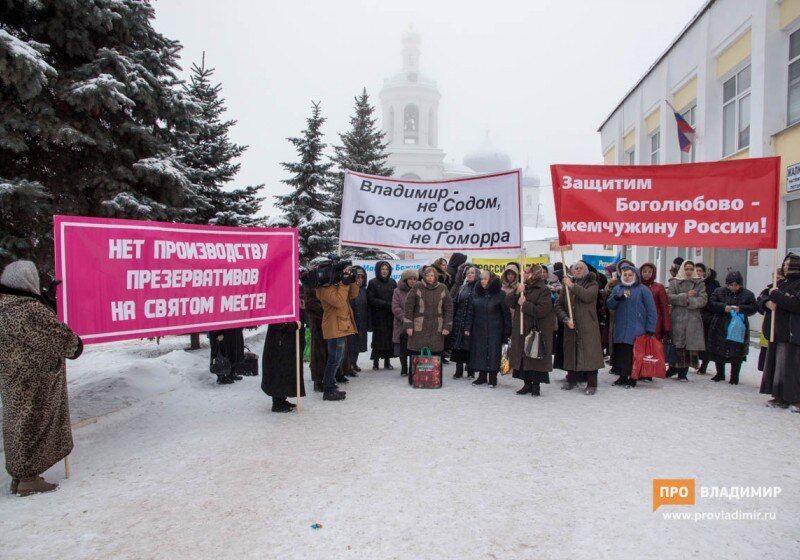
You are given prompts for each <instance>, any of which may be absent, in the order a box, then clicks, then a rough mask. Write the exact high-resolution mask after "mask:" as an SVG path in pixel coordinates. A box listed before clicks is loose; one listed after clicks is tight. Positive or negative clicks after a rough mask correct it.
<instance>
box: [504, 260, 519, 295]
mask: <svg viewBox="0 0 800 560" xmlns="http://www.w3.org/2000/svg"><path fill="white" fill-rule="evenodd" d="M500 280H501V281H502V283H503V293H504V294H506V295H508V294H513V293H514V292H515V291H516V290H517V285H518V284H519V281H520V276H519V264H517V263H515V262H510V263H508V264H507V265H506V268H505V270H503V274H501V275H500Z"/></svg>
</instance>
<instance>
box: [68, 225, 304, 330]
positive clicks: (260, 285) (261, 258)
mask: <svg viewBox="0 0 800 560" xmlns="http://www.w3.org/2000/svg"><path fill="white" fill-rule="evenodd" d="M54 230H55V231H54V233H55V249H56V276H57V278H58V279H59V280H62V281H63V283H62V284H61V285H60V286H59V294H58V303H59V305H58V315H59V318H60V319H61V320H62V321H64V322H65V323H67V324H68V325H69V326H70V327H71V328H72V329H73V330H74V331H75V332H76V333H77V334H79V335H80V336H81V338H82V339H83V341H84V343H85V344H94V343H98V342H110V341H114V340H127V339H132V338H149V337H155V336H164V335H175V334H185V333H191V332H202V331H211V330H219V329H229V328H236V327H249V326H255V325H263V324H269V323H284V322H291V321H297V320H299V314H300V301H299V289H298V278H297V271H298V262H299V258H298V253H297V230H295V229H289V228H239V227H223V226H202V225H189V224H173V223H165V222H149V221H139V220H114V219H104V218H86V217H77V216H55V219H54Z"/></svg>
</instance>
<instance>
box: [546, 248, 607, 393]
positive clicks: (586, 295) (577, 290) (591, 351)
mask: <svg viewBox="0 0 800 560" xmlns="http://www.w3.org/2000/svg"><path fill="white" fill-rule="evenodd" d="M563 283H564V287H563V289H562V290H561V293H560V294H559V296H558V299H557V300H556V303H555V311H556V317H558V320H559V322H560V323H562V324H563V325H564V334H563V346H564V369H565V370H567V380H566V381H565V382H564V384H563V385H562V386H561V388H562V389H564V390H565V391H571V390H572V389H574V388H575V387H576V386H577V385H578V382H579V381H582V380H584V379H585V380H586V383H587V386H586V394H587V395H594V394H595V392H596V391H597V370H599V369H602V368H603V367H604V366H605V360H604V358H603V345H602V342H601V341H600V323H599V322H598V320H597V294H598V293H599V291H600V289H599V287H598V285H597V278H596V277H595V274H593V273H591V272H589V268H588V267H587V266H586V263H585V262H583V261H578V262H576V263H575V264H574V265H572V277H570V275H568V274H567V275H564V281H563ZM567 297H568V298H570V299H569V302H567V300H566V299H565V298H567ZM570 304H571V306H572V318H570V315H569V308H570Z"/></svg>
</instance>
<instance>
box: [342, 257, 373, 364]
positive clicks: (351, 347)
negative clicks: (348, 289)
mask: <svg viewBox="0 0 800 560" xmlns="http://www.w3.org/2000/svg"><path fill="white" fill-rule="evenodd" d="M352 273H353V274H354V275H355V277H356V284H358V288H359V289H358V296H356V299H352V300H350V307H352V308H353V318H354V319H355V323H356V329H358V332H357V333H356V334H351V335H350V336H348V337H347V357H348V359H349V360H350V369H351V370H352V371H351V372H350V373H349V374H348V375H350V376H351V377H357V376H358V374H357V373H355V372H358V371H361V368H360V367H358V355H359V354H360V353H361V352H366V351H367V331H368V330H369V306H368V305H367V288H366V286H365V285H366V283H367V272H366V271H365V270H364V269H363V268H361V267H360V266H354V267H353V268H352Z"/></svg>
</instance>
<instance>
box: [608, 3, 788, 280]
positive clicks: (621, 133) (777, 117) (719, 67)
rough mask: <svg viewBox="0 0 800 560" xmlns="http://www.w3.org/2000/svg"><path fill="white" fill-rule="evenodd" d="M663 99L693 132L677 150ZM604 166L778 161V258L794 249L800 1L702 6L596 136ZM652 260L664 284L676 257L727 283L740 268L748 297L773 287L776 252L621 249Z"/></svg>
mask: <svg viewBox="0 0 800 560" xmlns="http://www.w3.org/2000/svg"><path fill="white" fill-rule="evenodd" d="M666 101H669V102H670V103H671V104H672V105H673V106H674V107H675V108H676V110H677V111H679V112H680V113H682V114H683V115H684V117H685V118H686V120H687V121H688V122H689V123H690V124H692V125H693V126H695V128H696V131H697V140H696V143H695V145H694V147H693V149H692V151H691V152H690V153H689V154H683V153H682V152H681V151H680V150H679V146H678V138H677V129H676V123H675V118H674V116H673V114H672V111H671V109H669V107H668V106H667V104H666ZM599 132H600V137H601V147H602V153H603V158H604V160H605V163H606V164H662V163H680V162H684V163H687V162H695V161H698V162H699V161H715V160H724V159H739V158H747V157H765V156H775V155H780V156H781V157H782V161H781V170H782V176H781V205H780V228H781V229H780V233H779V245H778V252H779V254H783V253H784V252H785V251H786V250H787V248H788V249H791V248H795V250H796V248H798V247H800V185H798V187H797V190H794V188H795V187H794V186H793V185H792V186H789V187H788V188H787V182H786V176H787V171H786V170H787V167H788V166H791V165H792V164H796V163H798V162H800V0H709V1H707V2H706V3H705V4H704V5H703V7H702V8H701V9H700V11H699V12H698V13H697V14H696V15H695V17H694V18H693V19H692V20H691V21H690V22H689V24H688V25H687V26H686V27H685V28H684V29H683V31H682V32H681V33H680V35H678V37H677V38H676V39H675V40H674V41H673V42H672V44H670V45H669V47H668V48H667V50H666V51H665V52H664V54H663V55H661V56H660V57H659V58H658V60H656V62H655V63H654V64H653V65H652V66H651V67H650V69H649V70H648V71H647V72H646V73H645V75H644V76H643V77H642V78H641V79H640V80H639V81H638V82H637V83H636V84H635V85H634V86H633V88H632V89H631V90H630V92H629V93H628V94H627V95H626V96H625V97H624V98H623V99H622V101H620V103H619V105H617V107H615V108H614V110H613V111H612V112H611V114H610V115H609V116H608V118H606V120H605V121H604V122H603V124H602V125H601V126H600V129H599ZM623 250H625V251H626V252H627V253H628V256H630V257H632V258H633V260H634V261H635V262H638V263H642V262H644V261H647V260H649V261H652V262H656V263H657V264H658V266H659V274H660V276H661V277H662V279H663V277H664V275H665V274H666V273H667V269H668V268H669V265H670V264H671V262H672V260H673V258H674V257H676V256H678V255H680V256H682V257H684V258H689V259H692V260H695V261H702V262H704V263H706V264H707V265H708V266H710V267H712V268H715V269H716V270H717V272H718V275H719V276H720V281H721V282H724V278H725V275H726V273H727V271H728V270H739V271H741V272H742V274H743V275H744V276H745V280H746V283H747V285H748V287H750V288H751V289H752V290H753V291H756V292H758V291H760V290H761V289H762V288H763V287H764V286H766V284H767V283H769V282H770V281H771V280H770V278H771V273H772V267H773V262H774V257H775V251H774V250H750V251H748V250H746V249H744V250H729V249H701V248H694V247H634V248H623Z"/></svg>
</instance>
